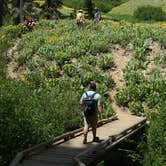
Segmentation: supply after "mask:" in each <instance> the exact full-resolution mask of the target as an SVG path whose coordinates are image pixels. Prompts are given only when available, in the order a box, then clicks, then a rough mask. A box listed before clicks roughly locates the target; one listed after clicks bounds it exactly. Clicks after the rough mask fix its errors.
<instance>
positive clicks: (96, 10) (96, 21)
mask: <svg viewBox="0 0 166 166" xmlns="http://www.w3.org/2000/svg"><path fill="white" fill-rule="evenodd" d="M100 19H101V15H100V12H99V9H95V13H94V19H93V22H94V24H98V23H99V21H100Z"/></svg>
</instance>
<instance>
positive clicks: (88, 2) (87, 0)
mask: <svg viewBox="0 0 166 166" xmlns="http://www.w3.org/2000/svg"><path fill="white" fill-rule="evenodd" d="M85 10H86V11H87V13H88V15H89V17H91V18H93V10H94V7H93V3H92V0H85Z"/></svg>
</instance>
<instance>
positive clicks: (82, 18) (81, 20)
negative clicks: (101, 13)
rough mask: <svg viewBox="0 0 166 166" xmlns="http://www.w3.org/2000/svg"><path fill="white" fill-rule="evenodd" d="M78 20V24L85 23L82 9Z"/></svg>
mask: <svg viewBox="0 0 166 166" xmlns="http://www.w3.org/2000/svg"><path fill="white" fill-rule="evenodd" d="M76 22H77V25H78V26H82V25H83V24H84V23H85V16H84V13H83V11H82V10H79V11H78V13H77V15H76Z"/></svg>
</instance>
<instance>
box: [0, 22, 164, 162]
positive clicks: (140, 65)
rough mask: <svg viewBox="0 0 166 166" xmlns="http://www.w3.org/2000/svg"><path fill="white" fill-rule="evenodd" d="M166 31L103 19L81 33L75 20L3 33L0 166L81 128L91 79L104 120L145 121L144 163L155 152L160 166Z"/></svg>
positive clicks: (0, 46)
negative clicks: (120, 113)
mask: <svg viewBox="0 0 166 166" xmlns="http://www.w3.org/2000/svg"><path fill="white" fill-rule="evenodd" d="M165 32H166V27H165V25H164V24H163V25H162V24H159V25H158V24H130V23H125V22H121V23H118V22H112V21H103V20H102V21H101V22H100V23H99V24H98V25H96V26H95V25H93V24H92V23H91V21H87V22H86V24H85V26H84V27H81V28H78V27H77V25H76V23H75V20H42V21H41V22H39V23H38V24H37V25H36V26H35V27H34V29H33V30H32V31H28V30H27V29H26V27H25V26H24V25H22V24H20V25H18V26H12V25H10V26H7V27H3V28H2V29H1V31H0V53H1V54H0V58H1V59H0V60H1V61H0V69H1V70H0V92H1V95H0V108H1V110H0V122H1V123H0V127H1V130H0V132H1V133H0V134H1V135H2V137H1V142H2V143H3V144H1V145H0V154H1V155H0V165H8V163H9V162H10V161H11V159H12V158H13V157H14V156H15V155H16V153H18V152H19V151H22V150H23V149H26V148H27V147H31V146H33V145H34V144H38V143H40V142H42V141H46V140H48V139H50V138H52V137H54V136H58V135H60V134H62V133H64V132H67V131H71V130H73V129H76V128H78V127H81V126H82V121H81V120H82V116H81V110H80V106H79V100H80V97H81V95H82V93H83V92H84V91H85V90H86V88H87V85H88V83H89V82H90V81H92V80H95V82H96V84H97V91H98V92H99V93H100V94H102V103H103V108H104V111H103V113H102V116H103V118H107V117H110V116H112V115H114V114H115V111H117V110H118V109H119V110H120V109H121V110H124V111H129V112H131V113H132V114H136V115H140V116H147V117H148V118H149V120H150V121H151V124H153V125H151V126H150V127H149V128H150V129H149V130H150V131H149V132H148V140H147V142H148V147H149V149H147V152H146V153H147V155H146V158H145V162H153V161H149V158H150V159H153V157H152V156H153V154H152V152H153V153H154V154H155V153H157V152H158V151H159V152H160V153H159V154H158V158H154V159H155V161H156V160H157V161H159V162H161V163H163V165H164V160H163V159H164V152H165V144H158V141H159V142H164V139H165V136H163V134H164V130H165V125H164V124H165V118H164V117H165V112H164V111H165V110H164V108H165V103H164V102H165V95H166V94H165V89H166V81H165V78H166V77H165V76H166V68H165V64H166V54H165V52H166V40H165V39H166V33H165ZM11 133H12V134H11ZM156 133H157V136H156ZM6 138H8V139H6ZM11 142H12V146H11ZM156 145H157V147H156ZM148 152H149V153H148ZM148 157H149V158H148ZM1 163H2V164H1ZM147 165H148V164H147Z"/></svg>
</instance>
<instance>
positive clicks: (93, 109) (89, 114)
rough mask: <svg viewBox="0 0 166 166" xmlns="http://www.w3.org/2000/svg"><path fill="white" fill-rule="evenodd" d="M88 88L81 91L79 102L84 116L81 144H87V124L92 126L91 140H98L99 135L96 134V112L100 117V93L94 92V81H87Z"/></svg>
mask: <svg viewBox="0 0 166 166" xmlns="http://www.w3.org/2000/svg"><path fill="white" fill-rule="evenodd" d="M88 88H89V90H88V91H87V92H85V93H83V95H82V97H81V100H80V104H81V106H82V109H83V118H84V129H83V133H84V138H83V144H87V134H88V129H89V125H91V127H92V133H93V142H98V141H99V137H97V136H96V130H97V120H98V113H99V115H100V118H101V112H102V104H101V95H100V94H99V93H97V92H96V84H95V83H94V82H90V83H89V87H88Z"/></svg>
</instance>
